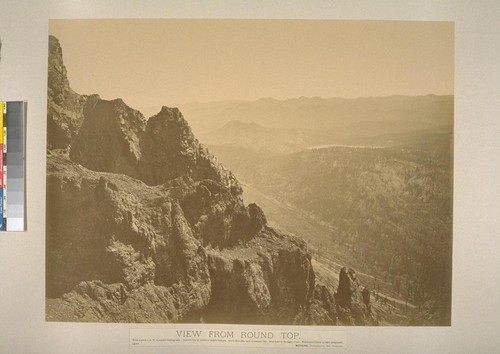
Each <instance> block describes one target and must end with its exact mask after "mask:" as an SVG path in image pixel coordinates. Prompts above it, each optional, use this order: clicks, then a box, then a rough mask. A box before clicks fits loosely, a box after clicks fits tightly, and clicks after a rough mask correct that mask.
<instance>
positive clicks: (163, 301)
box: [46, 36, 368, 325]
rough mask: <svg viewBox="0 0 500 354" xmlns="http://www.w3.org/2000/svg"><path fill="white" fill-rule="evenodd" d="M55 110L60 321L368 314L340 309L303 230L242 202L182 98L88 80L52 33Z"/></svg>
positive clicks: (55, 281)
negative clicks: (97, 86)
mask: <svg viewBox="0 0 500 354" xmlns="http://www.w3.org/2000/svg"><path fill="white" fill-rule="evenodd" d="M47 118H48V123H47V131H48V141H47V148H48V149H47V223H46V224H47V230H46V231H47V232H46V239H47V241H46V242H47V257H46V258H47V265H46V267H47V269H46V274H47V281H46V295H47V304H46V306H47V307H46V316H47V320H49V321H92V322H96V321H99V322H217V323H255V324H257V323H265V324H323V325H324V324H343V323H345V324H367V323H368V321H365V322H362V321H360V320H359V319H358V317H360V315H359V314H357V312H353V311H351V308H354V307H353V306H354V305H353V303H349V304H347V305H346V307H345V309H344V310H343V311H344V312H347V315H345V316H343V317H339V316H338V311H339V304H338V303H341V301H340V299H341V298H343V295H337V302H336V299H335V295H334V294H333V291H332V289H331V288H329V287H327V286H325V285H322V284H321V283H320V282H319V281H318V280H317V279H316V277H315V273H314V270H313V267H312V265H311V257H310V255H309V253H308V252H307V247H306V244H305V243H304V241H302V240H300V239H297V238H294V237H291V236H288V235H285V234H283V233H281V232H279V231H277V230H275V229H272V228H271V227H269V226H268V225H267V223H266V218H265V215H264V213H263V211H262V210H261V209H260V208H259V207H258V206H257V205H255V204H251V205H249V206H245V205H244V204H243V200H242V198H241V192H242V190H241V187H240V185H239V183H238V181H237V180H236V178H235V177H234V176H233V175H232V173H231V172H229V171H227V170H226V169H224V168H223V167H222V166H221V165H220V164H219V163H218V162H217V160H216V159H215V158H214V157H213V156H212V155H211V154H210V153H209V152H208V151H207V149H206V148H205V147H203V146H202V145H201V144H200V143H199V142H198V141H197V140H196V138H195V137H194V136H193V134H192V132H191V129H190V128H189V125H188V124H187V122H186V121H185V120H184V118H183V116H182V114H181V113H180V112H179V110H178V109H176V108H168V107H163V108H162V109H161V111H160V112H159V113H158V114H156V115H154V116H153V117H151V118H149V119H148V120H146V119H145V118H144V116H143V115H142V114H141V113H140V112H139V111H136V110H134V109H131V108H130V107H128V106H127V105H126V104H125V103H124V102H123V101H122V100H121V99H116V100H112V101H106V100H102V99H100V97H99V96H98V95H90V96H84V95H79V94H77V93H75V92H74V91H73V90H72V89H71V88H70V85H69V82H68V79H67V76H66V68H65V66H64V64H63V60H62V49H61V47H60V45H59V42H58V40H57V39H56V38H55V37H52V36H51V37H50V38H49V80H48V117H47ZM341 275H342V274H341ZM358 285H359V284H358ZM347 286H348V287H349V289H351V288H352V286H350V285H349V284H347ZM350 291H353V292H354V294H358V293H360V291H361V288H360V287H359V286H358V287H355V288H352V289H351V290H350ZM342 292H343V290H342V288H341V287H340V286H339V290H338V293H339V294H342ZM339 296H340V297H339ZM353 296H354V298H355V300H354V301H355V302H356V304H357V305H356V306H358V305H359V306H360V307H361V309H362V310H363V311H365V310H366V306H367V305H366V304H365V303H364V302H363V301H359V296H358V297H356V296H357V295H353ZM363 306H365V307H363ZM356 311H357V310H356ZM363 311H362V312H363ZM351 312H352V318H354V320H352V321H351V317H349V316H350V315H349V314H351ZM366 313H367V312H366V311H365V312H364V315H363V316H364V317H363V318H368V317H367V316H366ZM343 318H345V319H347V320H345V321H344V320H343ZM351 322H352V323H351Z"/></svg>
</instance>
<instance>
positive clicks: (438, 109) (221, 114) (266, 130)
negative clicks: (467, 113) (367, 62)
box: [140, 95, 454, 153]
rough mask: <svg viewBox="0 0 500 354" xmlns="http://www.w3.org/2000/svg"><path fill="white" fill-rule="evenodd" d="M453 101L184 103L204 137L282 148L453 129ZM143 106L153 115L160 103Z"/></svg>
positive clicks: (399, 140) (400, 139) (402, 139)
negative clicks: (156, 105)
mask: <svg viewBox="0 0 500 354" xmlns="http://www.w3.org/2000/svg"><path fill="white" fill-rule="evenodd" d="M453 105H454V98H453V96H436V95H427V96H388V97H367V98H355V99H345V98H319V97H312V98H307V97H301V98H295V99H288V100H282V101H280V100H275V99H272V98H263V99H259V100H256V101H223V102H210V103H188V104H184V105H179V109H180V110H181V111H182V112H183V114H184V116H185V118H186V120H187V121H188V122H189V124H190V125H191V127H192V129H193V131H194V132H195V133H196V134H197V136H198V138H199V139H200V141H201V142H204V143H207V144H210V145H239V146H242V147H246V148H253V149H256V150H260V151H263V152H264V151H267V152H269V153H283V152H293V151H298V150H301V149H304V148H307V147H310V146H314V145H327V144H347V145H375V146H397V145H401V144H406V143H407V142H408V138H409V137H410V135H412V136H414V137H415V136H418V135H420V136H421V135H429V134H451V133H452V130H453ZM140 110H141V109H140ZM142 111H143V113H145V115H146V116H148V114H147V113H148V112H149V113H151V114H152V113H157V112H158V111H159V107H149V108H142ZM400 134H405V135H404V136H403V135H400ZM411 139H412V138H410V140H411Z"/></svg>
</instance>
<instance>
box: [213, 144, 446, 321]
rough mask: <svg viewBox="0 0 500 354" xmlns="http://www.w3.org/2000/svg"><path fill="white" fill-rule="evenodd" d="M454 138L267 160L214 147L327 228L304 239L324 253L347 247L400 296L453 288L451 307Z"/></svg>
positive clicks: (422, 296)
mask: <svg viewBox="0 0 500 354" xmlns="http://www.w3.org/2000/svg"><path fill="white" fill-rule="evenodd" d="M450 138H451V137H450V135H449V134H445V135H443V137H442V140H441V139H439V140H430V141H433V142H434V145H432V144H427V146H426V148H427V149H423V148H421V147H419V144H416V146H406V147H394V148H361V147H357V148H356V147H329V148H318V149H310V150H306V151H302V152H297V153H293V154H287V155H280V156H277V157H270V158H267V159H263V158H254V157H255V156H256V155H255V154H252V153H251V152H250V151H248V150H244V151H242V150H241V149H240V150H237V151H233V149H230V148H229V147H224V146H212V147H211V149H212V150H213V151H215V153H216V154H217V155H218V156H219V157H220V158H221V161H223V162H224V163H225V164H226V165H227V166H230V168H231V169H232V170H233V171H234V172H235V173H236V174H237V175H238V177H239V178H242V180H244V181H245V182H247V183H251V184H252V186H253V187H254V188H257V189H258V190H259V191H261V192H262V193H264V194H265V195H268V196H270V197H273V198H275V200H277V201H280V202H281V203H283V204H284V205H290V206H292V207H294V208H296V210H302V212H303V213H304V214H305V215H309V216H310V217H312V218H313V219H315V220H317V222H318V224H323V225H325V226H327V227H328V228H329V229H330V230H331V231H330V232H329V234H330V236H329V237H325V236H324V234H325V233H324V232H323V233H315V234H317V235H319V236H318V238H317V239H312V238H311V237H312V234H311V235H306V236H305V238H306V239H308V240H310V241H311V242H312V244H313V245H315V246H316V247H315V249H316V253H317V255H318V256H325V257H328V256H329V255H330V256H331V255H332V254H335V253H336V252H338V251H339V250H338V249H336V250H335V249H333V250H329V249H328V248H331V247H335V246H336V245H337V246H341V247H342V249H343V250H346V252H347V253H348V254H349V257H350V259H351V260H352V261H351V262H352V263H351V264H357V265H358V267H359V268H358V269H364V270H365V271H366V272H369V273H370V274H372V275H377V274H378V275H379V278H383V279H386V280H388V281H389V282H391V283H392V285H393V286H392V288H393V289H394V291H395V292H396V293H398V294H400V296H401V297H404V298H406V299H409V300H410V301H412V302H416V303H421V302H422V301H425V300H426V299H428V298H429V297H431V296H440V295H441V294H443V293H447V294H448V298H447V299H444V300H443V301H441V302H440V303H446V300H447V301H448V305H449V303H450V298H449V294H450V291H449V289H450V287H451V284H450V279H451V243H452V165H451V164H452V161H451V156H452V154H451V152H450V151H449V148H450ZM427 141H429V140H427ZM254 195H255V196H258V193H254ZM273 218H274V219H276V220H279V218H280V217H279V216H278V217H273ZM287 229H288V230H290V229H289V228H287ZM379 282H380V281H379ZM370 285H371V284H370ZM371 286H375V284H374V285H371ZM443 312H444V313H445V312H446V311H443Z"/></svg>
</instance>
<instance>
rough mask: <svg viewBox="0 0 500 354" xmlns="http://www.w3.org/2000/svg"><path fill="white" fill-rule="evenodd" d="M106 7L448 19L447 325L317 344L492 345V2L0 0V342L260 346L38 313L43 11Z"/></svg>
mask: <svg viewBox="0 0 500 354" xmlns="http://www.w3.org/2000/svg"><path fill="white" fill-rule="evenodd" d="M110 17H117V18H136V17H165V18H168V17H170V18H303V19H320V18H323V19H387V20H446V21H455V36H456V67H455V68H456V85H455V87H456V91H455V113H456V115H455V196H454V239H453V248H454V250H453V313H452V326H451V327H444V328H360V327H356V328H345V330H346V331H347V348H344V349H334V350H332V349H330V350H329V351H328V352H339V353H347V352H348V353H371V352H374V353H375V352H379V353H402V352H405V353H492V352H500V346H499V345H500V291H499V290H500V276H499V269H500V257H499V256H498V254H499V253H500V238H499V235H498V232H499V229H500V222H499V219H500V218H499V217H500V202H499V201H500V189H499V183H498V179H499V172H500V162H499V161H500V157H499V156H500V122H499V117H498V116H499V114H500V100H499V93H500V25H499V23H500V2H498V1H490V2H486V1H451V0H450V1H438V0H435V1H423V0H413V1H369V0H368V1H333V0H324V1H323V0H316V1H311V0H309V1H305V0H304V1H297V0H295V1H292V0H289V1H272V2H271V1H229V0H227V1H223V0H218V1H217V0H211V1H201V0H200V1H186V0H185V1H166V0H165V1H151V0H150V1H125V0H123V1H96V0H94V1H89V0H86V1H79V0H66V1H63V0H61V1H43V0H33V1H20V0H1V1H0V37H1V39H2V50H1V55H2V60H1V63H0V98H1V99H2V100H27V101H28V125H27V139H28V140H27V183H28V186H27V203H28V204H27V205H28V213H27V217H28V231H27V232H25V233H2V234H0V353H100V352H102V353H128V352H130V353H158V352H172V351H175V352H177V353H180V352H185V353H188V352H198V353H207V352H212V351H213V352H222V351H224V352H228V353H229V352H231V353H232V352H251V353H262V352H266V350H263V349H255V348H253V349H246V348H239V349H231V348H229V349H228V348H197V347H175V350H174V349H173V348H130V347H129V328H130V325H127V324H81V323H74V324H72V323H69V324H68V323H46V322H45V319H44V317H45V316H44V314H45V310H44V306H45V301H44V298H45V144H46V91H47V43H48V40H47V36H48V19H49V18H110ZM131 50H133V48H131ZM156 327H158V326H156ZM272 352H274V353H281V352H282V353H288V352H290V349H283V350H277V349H273V350H272ZM296 352H298V351H296ZM308 352H310V353H312V351H308ZM317 352H319V351H317V350H315V351H314V353H317ZM325 352H326V351H325Z"/></svg>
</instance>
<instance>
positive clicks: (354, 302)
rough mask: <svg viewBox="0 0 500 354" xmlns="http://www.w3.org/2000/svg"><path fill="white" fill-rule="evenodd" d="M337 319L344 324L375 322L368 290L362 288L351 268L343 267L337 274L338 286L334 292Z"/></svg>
mask: <svg viewBox="0 0 500 354" xmlns="http://www.w3.org/2000/svg"><path fill="white" fill-rule="evenodd" d="M335 300H336V303H337V312H338V316H339V320H340V321H341V322H342V323H344V324H346V325H363V326H364V325H369V324H375V321H374V318H373V314H372V309H371V304H370V291H369V289H368V288H363V287H362V286H361V284H360V282H359V279H358V278H357V276H356V272H355V271H354V270H353V269H351V268H346V267H343V268H342V269H341V270H340V274H339V286H338V289H337V293H336V294H335Z"/></svg>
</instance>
